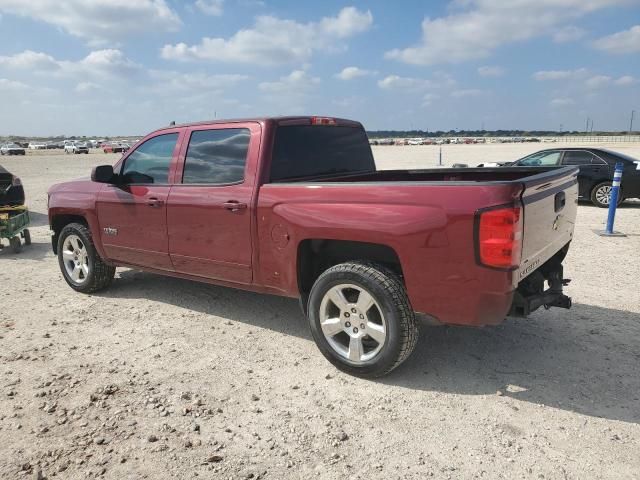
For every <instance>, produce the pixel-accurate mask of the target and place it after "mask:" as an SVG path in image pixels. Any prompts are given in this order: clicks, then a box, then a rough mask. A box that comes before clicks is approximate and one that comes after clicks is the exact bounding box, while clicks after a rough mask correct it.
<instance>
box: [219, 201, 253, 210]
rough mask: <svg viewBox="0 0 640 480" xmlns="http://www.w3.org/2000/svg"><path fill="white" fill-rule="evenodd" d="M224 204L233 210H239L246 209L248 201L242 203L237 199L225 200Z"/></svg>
mask: <svg viewBox="0 0 640 480" xmlns="http://www.w3.org/2000/svg"><path fill="white" fill-rule="evenodd" d="M222 206H223V207H224V208H226V209H227V210H229V211H231V212H237V211H238V210H245V209H246V208H247V204H246V203H240V202H238V201H237V200H229V201H228V202H224V203H223V204H222Z"/></svg>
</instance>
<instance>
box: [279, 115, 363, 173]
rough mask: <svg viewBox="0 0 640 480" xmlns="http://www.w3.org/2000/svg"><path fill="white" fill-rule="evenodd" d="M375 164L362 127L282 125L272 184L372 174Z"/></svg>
mask: <svg viewBox="0 0 640 480" xmlns="http://www.w3.org/2000/svg"><path fill="white" fill-rule="evenodd" d="M374 171H375V162H374V159H373V154H372V152H371V147H370V146H369V140H368V138H367V134H366V133H365V131H364V129H363V128H362V127H356V126H342V125H280V126H278V127H277V130H276V133H275V139H274V146H273V153H272V160H271V175H270V181H271V182H272V183H278V182H289V181H295V180H307V179H308V180H311V179H321V178H327V177H332V176H343V175H345V174H356V173H371V172H374Z"/></svg>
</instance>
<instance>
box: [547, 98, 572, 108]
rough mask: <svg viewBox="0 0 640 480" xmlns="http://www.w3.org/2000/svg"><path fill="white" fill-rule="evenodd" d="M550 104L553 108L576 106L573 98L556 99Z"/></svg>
mask: <svg viewBox="0 0 640 480" xmlns="http://www.w3.org/2000/svg"><path fill="white" fill-rule="evenodd" d="M549 103H550V105H551V106H552V107H567V106H569V105H573V104H575V103H576V102H575V101H574V100H573V99H572V98H568V97H560V98H554V99H553V100H551V102H549Z"/></svg>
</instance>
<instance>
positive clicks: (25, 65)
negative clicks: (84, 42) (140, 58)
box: [0, 48, 142, 78]
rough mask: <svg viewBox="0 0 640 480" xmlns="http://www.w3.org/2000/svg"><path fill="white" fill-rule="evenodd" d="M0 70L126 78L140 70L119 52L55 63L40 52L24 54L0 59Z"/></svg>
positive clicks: (59, 75)
mask: <svg viewBox="0 0 640 480" xmlns="http://www.w3.org/2000/svg"><path fill="white" fill-rule="evenodd" d="M0 66H3V67H6V68H7V69H11V70H14V71H16V70H17V71H20V70H22V71H26V72H28V73H30V74H36V75H51V76H54V77H64V76H75V75H84V76H95V77H102V76H109V77H120V78H122V77H129V76H131V75H134V74H137V73H139V72H140V71H141V70H142V67H141V66H140V65H138V64H136V63H134V62H133V61H131V60H130V59H128V58H127V57H126V56H125V55H124V53H123V52H122V51H121V50H117V49H111V48H110V49H103V50H94V51H92V52H90V53H89V54H88V55H87V56H86V57H84V58H83V59H81V60H77V61H72V60H57V59H55V58H54V57H52V56H51V55H48V54H46V53H42V52H34V51H32V50H25V51H24V52H21V53H17V54H15V55H11V56H0Z"/></svg>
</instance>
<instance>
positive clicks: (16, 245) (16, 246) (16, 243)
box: [9, 236, 22, 253]
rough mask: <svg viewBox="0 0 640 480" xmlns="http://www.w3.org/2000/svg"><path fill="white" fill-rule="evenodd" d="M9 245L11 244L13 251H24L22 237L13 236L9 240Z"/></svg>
mask: <svg viewBox="0 0 640 480" xmlns="http://www.w3.org/2000/svg"><path fill="white" fill-rule="evenodd" d="M9 245H11V250H12V251H13V253H20V252H21V251H22V242H21V241H20V237H18V236H15V237H11V239H10V240H9Z"/></svg>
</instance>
